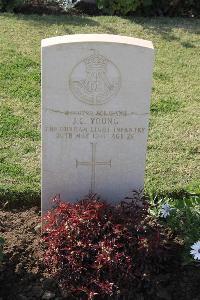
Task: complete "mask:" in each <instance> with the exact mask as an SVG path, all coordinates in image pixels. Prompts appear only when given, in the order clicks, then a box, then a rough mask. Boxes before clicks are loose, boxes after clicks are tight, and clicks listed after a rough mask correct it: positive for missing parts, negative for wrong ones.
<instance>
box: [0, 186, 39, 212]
mask: <svg viewBox="0 0 200 300" xmlns="http://www.w3.org/2000/svg"><path fill="white" fill-rule="evenodd" d="M34 206H37V207H38V208H40V206H41V195H40V193H39V192H35V191H32V190H27V191H23V192H20V191H2V192H1V193H0V208H3V209H5V210H9V209H23V208H24V209H26V208H31V207H34Z"/></svg>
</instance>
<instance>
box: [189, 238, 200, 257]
mask: <svg viewBox="0 0 200 300" xmlns="http://www.w3.org/2000/svg"><path fill="white" fill-rule="evenodd" d="M191 249H192V250H191V251H190V254H192V255H193V257H194V259H197V260H200V241H198V242H196V243H194V244H193V245H192V246H191Z"/></svg>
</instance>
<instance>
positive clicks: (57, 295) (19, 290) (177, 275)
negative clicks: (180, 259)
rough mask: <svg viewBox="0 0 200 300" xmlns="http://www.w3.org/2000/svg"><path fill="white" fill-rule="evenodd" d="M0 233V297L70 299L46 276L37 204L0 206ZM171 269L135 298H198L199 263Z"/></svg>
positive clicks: (4, 298) (155, 279) (199, 282)
mask: <svg viewBox="0 0 200 300" xmlns="http://www.w3.org/2000/svg"><path fill="white" fill-rule="evenodd" d="M0 235H1V236H3V237H4V238H5V240H6V243H5V247H4V261H3V264H2V265H1V266H0V300H7V299H9V300H12V299H13V300H31V299H32V300H34V299H36V300H37V299H56V300H59V299H60V300H61V299H71V298H67V293H66V292H62V291H61V290H60V289H59V287H58V285H57V283H56V282H55V281H54V280H52V279H50V278H48V272H47V271H46V270H45V267H44V265H43V262H42V258H41V257H42V250H41V246H40V212H39V210H38V208H37V207H35V208H31V209H29V210H12V211H5V210H0ZM172 270H173V272H171V273H165V271H164V270H163V273H162V274H159V275H155V277H154V278H153V279H152V282H151V289H152V294H151V293H149V296H144V294H143V293H142V292H140V293H138V294H137V295H136V296H135V297H134V300H139V299H140V300H156V299H158V300H159V299H160V300H162V299H163V300H200V266H199V265H198V264H195V265H194V266H187V267H181V266H179V267H178V268H177V267H176V268H175V269H173V266H172ZM148 288H149V287H147V289H148ZM145 295H146V293H145ZM129 300H132V299H129Z"/></svg>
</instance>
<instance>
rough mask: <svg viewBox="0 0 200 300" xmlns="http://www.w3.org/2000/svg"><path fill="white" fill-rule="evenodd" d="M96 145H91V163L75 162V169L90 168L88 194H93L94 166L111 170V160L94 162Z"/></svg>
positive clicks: (94, 183) (94, 184)
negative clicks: (107, 167)
mask: <svg viewBox="0 0 200 300" xmlns="http://www.w3.org/2000/svg"><path fill="white" fill-rule="evenodd" d="M96 145H97V143H91V146H92V160H91V161H82V162H81V161H78V160H76V168H77V167H78V166H91V168H92V170H91V187H90V193H94V192H95V186H96V166H110V168H111V160H109V161H96Z"/></svg>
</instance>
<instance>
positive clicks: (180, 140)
mask: <svg viewBox="0 0 200 300" xmlns="http://www.w3.org/2000/svg"><path fill="white" fill-rule="evenodd" d="M0 32H1V34H0V98H1V131H0V139H1V142H0V143H1V146H0V147H1V154H0V164H1V166H0V171H1V179H0V203H2V204H5V203H6V202H7V201H8V203H9V204H10V206H15V205H18V203H20V205H22V204H25V203H26V205H28V204H30V205H31V206H32V205H33V203H39V199H40V41H41V39H43V38H48V37H51V36H56V35H64V34H75V33H110V34H120V35H128V36H134V37H138V38H143V39H147V40H152V41H153V44H154V47H155V49H156V59H155V68H154V80H153V93H152V102H151V117H150V131H149V140H148V155H147V167H146V178H145V192H146V194H148V195H149V196H150V197H151V198H153V197H154V196H155V195H156V194H158V196H159V197H161V195H162V196H164V197H169V196H170V197H172V198H174V199H179V198H181V197H182V195H183V194H185V193H187V192H189V193H190V192H195V193H196V192H198V184H199V181H198V180H199V174H200V170H199V169H198V155H199V149H198V128H199V122H198V111H199V95H200V85H199V75H200V70H199V49H198V47H199V46H200V38H199V33H200V20H195V19H183V18H180V19H176V18H174V19H169V18H153V19H145V18H122V17H108V16H98V17H87V16H74V17H73V16H36V15H30V16H24V15H13V14H0Z"/></svg>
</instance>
